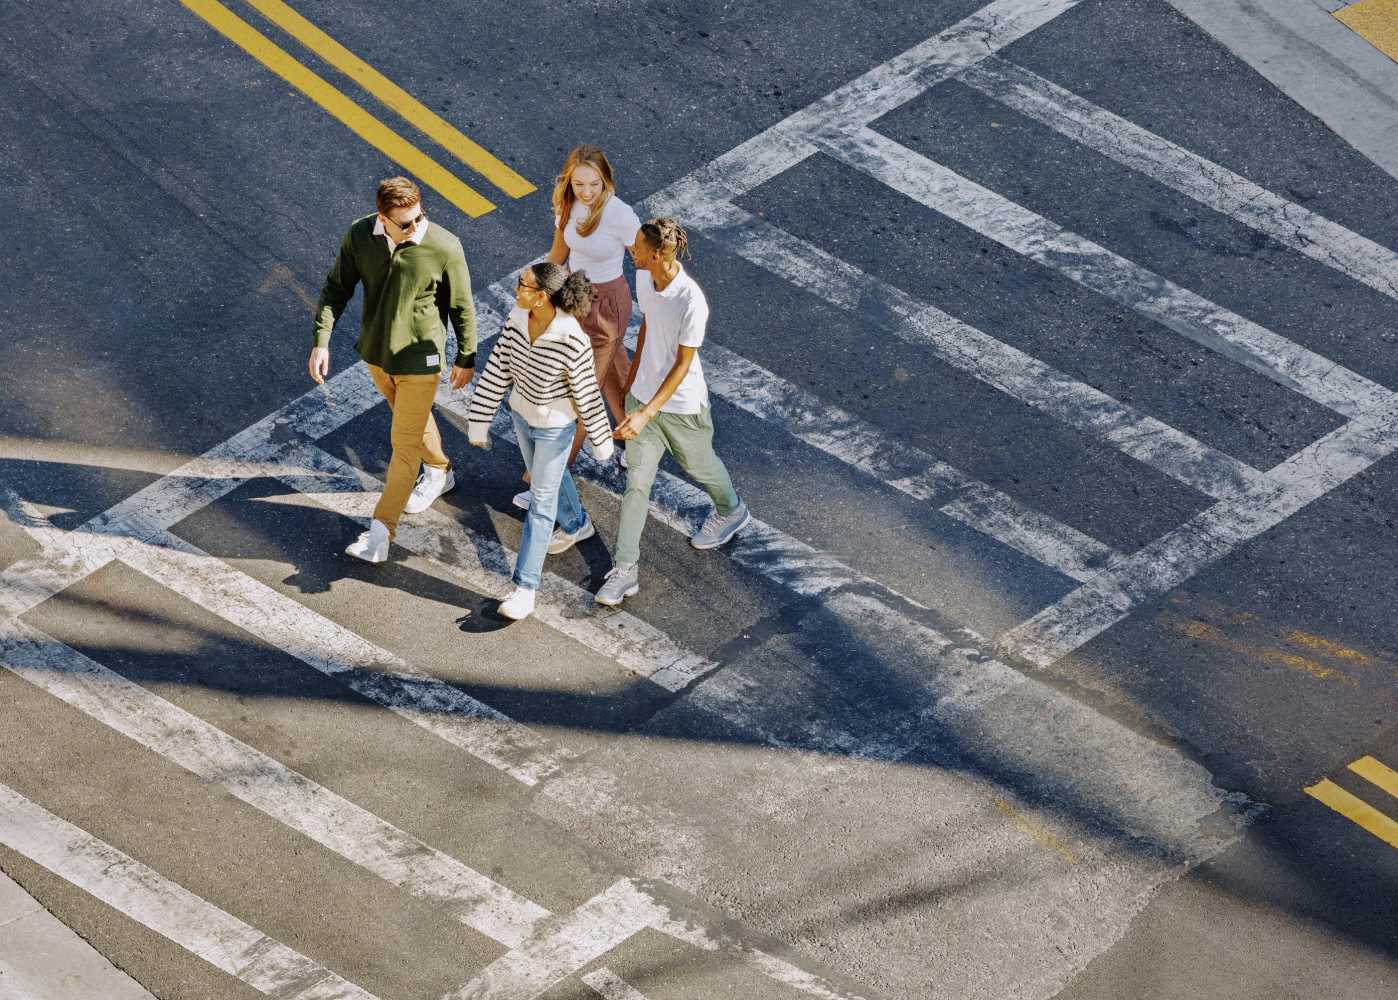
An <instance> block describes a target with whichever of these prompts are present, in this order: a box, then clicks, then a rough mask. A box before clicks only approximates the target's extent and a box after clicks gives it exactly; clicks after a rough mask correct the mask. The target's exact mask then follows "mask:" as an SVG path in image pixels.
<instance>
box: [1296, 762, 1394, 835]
mask: <svg viewBox="0 0 1398 1000" xmlns="http://www.w3.org/2000/svg"><path fill="white" fill-rule="evenodd" d="M1306 794H1307V795H1309V796H1310V797H1311V798H1313V799H1316V800H1318V801H1320V802H1323V803H1325V805H1327V806H1329V807H1330V808H1331V809H1333V810H1335V811H1336V812H1337V813H1339V814H1340V815H1341V816H1343V817H1345V819H1347V820H1350V821H1351V822H1353V823H1358V824H1359V825H1360V826H1362V827H1363V828H1364V829H1366V830H1368V831H1369V832H1370V833H1372V834H1373V835H1374V836H1375V837H1378V838H1379V839H1380V840H1382V841H1385V842H1386V843H1387V844H1388V845H1389V846H1390V847H1398V821H1395V820H1394V819H1392V818H1391V817H1389V816H1386V815H1385V814H1383V813H1381V812H1379V811H1378V810H1377V809H1375V808H1374V807H1373V806H1371V805H1369V803H1367V802H1365V801H1364V800H1363V799H1359V798H1355V797H1354V796H1353V795H1351V794H1350V793H1349V792H1347V791H1345V790H1344V789H1343V788H1341V787H1340V786H1339V785H1337V784H1335V783H1334V782H1333V781H1330V780H1329V779H1322V780H1321V781H1320V783H1319V784H1315V785H1312V786H1311V787H1310V788H1307V789H1306Z"/></svg>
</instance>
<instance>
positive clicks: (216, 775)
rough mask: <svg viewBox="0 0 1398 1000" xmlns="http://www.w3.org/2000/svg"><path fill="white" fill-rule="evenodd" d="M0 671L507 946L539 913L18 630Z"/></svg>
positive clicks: (117, 678) (2, 649)
mask: <svg viewBox="0 0 1398 1000" xmlns="http://www.w3.org/2000/svg"><path fill="white" fill-rule="evenodd" d="M0 656H2V657H3V659H0V666H3V667H4V669H6V670H9V671H10V672H11V673H13V674H16V675H18V676H19V677H22V678H24V679H25V680H26V681H28V682H29V683H31V684H33V685H35V686H36V687H39V688H42V689H43V690H45V691H47V692H48V693H49V694H51V695H53V696H54V697H56V698H59V699H61V700H63V701H64V702H66V703H68V704H69V705H71V706H73V707H74V708H76V709H78V710H79V711H81V712H83V713H85V714H86V715H89V716H91V717H92V718H94V719H96V720H97V721H99V722H101V723H102V724H104V725H106V726H110V727H111V728H112V729H114V730H116V731H117V732H119V733H121V734H122V735H124V736H126V737H128V738H129V739H131V740H133V741H135V742H136V743H138V744H140V745H141V746H143V747H145V748H146V749H148V750H150V751H152V752H153V753H156V754H159V755H160V756H162V757H164V758H165V759H166V760H169V761H171V762H172V763H174V764H176V765H178V766H180V767H182V768H184V769H185V770H187V771H189V772H191V773H192V774H195V775H197V776H198V777H200V778H201V779H203V780H204V781H207V782H210V783H212V784H215V785H218V786H220V787H222V788H224V789H226V790H227V791H228V792H229V793H230V794H231V795H233V796H234V797H236V798H238V799H239V800H241V801H243V802H246V803H247V804H248V805H250V806H252V807H253V808H254V809H258V810H260V811H261V812H263V813H265V814H266V815H268V816H270V817H272V818H273V819H275V820H277V821H278V822H281V823H284V824H286V825H287V826H288V827H290V828H291V829H293V830H296V831H297V832H299V833H301V834H303V835H305V836H306V837H308V838H309V839H311V840H313V841H315V842H316V843H318V844H320V845H321V846H323V847H325V848H326V849H328V850H330V851H333V852H335V853H336V854H338V855H340V856H341V857H343V858H345V859H346V860H348V861H351V862H353V863H354V864H356V865H359V866H360V867H362V868H364V869H366V870H368V871H371V872H373V873H374V874H375V875H378V876H379V877H380V878H382V879H384V880H385V881H387V882H389V883H391V884H393V885H396V886H398V887H400V888H403V889H406V890H407V891H408V892H409V893H411V894H412V895H414V896H417V897H420V898H422V899H426V900H430V901H432V902H435V903H438V904H442V905H443V906H444V907H445V908H446V909H447V910H448V911H449V912H450V913H451V914H452V916H453V917H454V918H455V919H457V920H460V921H461V922H462V923H464V924H465V925H466V926H468V927H471V928H474V929H475V930H477V931H479V932H480V933H482V934H484V935H485V936H486V937H489V938H490V939H492V940H494V941H499V942H500V943H502V944H505V945H507V946H514V945H517V944H519V943H520V942H521V941H524V940H526V939H527V938H528V936H529V934H530V933H531V932H532V930H533V928H534V926H535V925H536V924H537V923H538V922H539V921H540V920H542V919H543V918H544V917H547V916H548V910H546V909H544V908H543V907H541V906H538V905H536V904H535V903H532V902H530V901H529V900H527V899H525V898H524V897H523V896H520V895H518V894H517V893H514V892H512V891H510V890H509V889H507V888H505V887H504V886H502V885H500V884H499V883H497V882H494V881H492V880H491V879H489V878H487V877H486V876H484V875H482V874H481V873H480V872H477V871H475V870H474V869H472V868H470V867H469V866H467V865H465V864H464V863H462V862H460V861H458V860H456V859H455V858H452V857H448V856H447V855H445V854H443V853H441V852H440V851H437V850H434V849H433V848H431V847H429V846H428V845H426V844H424V843H422V842H421V841H420V840H418V839H417V838H415V837H413V836H411V835H410V834H407V833H405V832H403V831H402V830H400V829H398V828H397V827H395V826H393V825H392V824H390V823H388V822H386V821H384V820H382V819H379V818H378V817H377V816H374V815H373V814H372V813H369V812H368V811H366V810H364V809H361V808H360V807H359V806H356V805H354V804H353V803H352V802H349V801H347V800H345V799H343V798H341V797H340V796H338V795H336V794H335V793H334V792H332V791H330V790H329V789H327V788H324V787H322V786H321V785H318V784H317V783H316V782H314V781H311V780H310V779H309V778H307V777H305V776H304V775H302V774H299V773H297V772H296V771H293V770H291V769H290V768H288V767H286V766H285V765H283V764H281V763H278V762H277V761H276V760H274V759H272V758H271V757H268V756H267V755H266V754H264V753H262V752H260V751H258V750H256V749H254V748H253V747H251V746H248V745H247V744H246V743H243V742H242V741H241V740H238V739H235V738H234V737H232V736H229V735H228V734H227V733H225V732H223V731H222V730H220V729H218V728H216V727H214V726H212V725H210V724H209V723H207V722H205V721H204V720H202V719H200V718H198V717H197V716H194V715H191V714H190V713H189V712H186V711H185V710H183V709H181V708H179V707H178V706H176V705H173V704H171V703H170V702H168V701H166V700H165V699H163V698H161V697H159V696H158V695H156V694H154V693H152V692H151V691H148V690H147V689H146V688H144V687H142V686H140V685H139V684H135V683H133V682H131V681H129V680H127V679H126V678H125V677H122V676H121V675H120V674H118V673H115V672H114V671H112V670H109V669H107V668H106V667H104V666H102V665H101V664H99V663H96V662H95V661H93V660H91V659H89V658H88V657H86V656H84V655H83V654H82V653H80V652H78V651H77V650H75V649H73V648H72V647H70V646H67V645H65V644H63V643H61V642H58V641H57V640H55V639H52V638H50V637H49V636H47V635H45V634H44V633H42V632H39V631H38V630H36V629H33V628H30V627H29V626H26V625H24V624H22V623H20V622H11V623H10V624H9V625H8V626H5V627H3V628H0Z"/></svg>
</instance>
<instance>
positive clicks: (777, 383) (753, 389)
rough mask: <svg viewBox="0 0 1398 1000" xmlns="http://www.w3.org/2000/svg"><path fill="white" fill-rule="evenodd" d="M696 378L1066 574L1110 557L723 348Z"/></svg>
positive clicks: (1077, 575)
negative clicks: (938, 501) (939, 501)
mask: <svg viewBox="0 0 1398 1000" xmlns="http://www.w3.org/2000/svg"><path fill="white" fill-rule="evenodd" d="M704 378H705V380H706V381H707V382H708V385H709V392H710V393H711V394H713V395H715V396H717V397H719V398H721V399H724V400H727V401H728V402H729V403H731V404H732V405H734V406H736V407H738V408H739V409H741V410H744V411H746V412H748V413H751V414H752V415H753V416H755V417H758V418H760V419H762V420H765V421H767V422H768V423H771V424H773V425H775V426H777V427H779V428H781V429H782V430H784V431H786V432H787V433H788V434H790V435H791V436H792V437H794V438H796V439H797V440H799V441H803V442H805V443H806V444H808V445H810V446H811V447H813V448H817V449H819V450H820V451H823V452H824V453H825V454H827V455H830V456H831V457H832V458H836V459H838V460H839V461H841V462H843V463H845V464H846V465H849V466H850V467H852V468H855V469H858V470H859V471H860V472H863V473H865V474H866V475H869V476H872V477H873V478H874V479H876V480H877V481H878V482H880V483H883V484H884V485H885V486H888V487H891V488H892V489H895V490H898V491H899V492H900V493H905V494H907V495H908V496H910V497H912V498H913V499H915V500H922V501H930V500H934V499H943V500H949V501H950V502H948V503H947V504H946V505H945V506H943V507H942V508H941V509H942V511H943V513H945V514H947V515H949V516H951V517H953V518H955V519H956V520H958V521H960V522H961V523H963V524H966V525H967V526H969V527H971V528H974V529H975V530H977V531H979V532H981V533H982V534H985V535H987V536H989V537H991V538H993V539H995V540H996V541H998V542H1000V543H1001V544H1003V545H1007V546H1009V547H1010V548H1012V549H1015V550H1016V551H1018V552H1021V553H1023V554H1024V555H1027V556H1029V557H1030V558H1032V559H1035V560H1037V561H1038V562H1041V563H1043V564H1044V565H1046V566H1049V567H1050V568H1052V569H1055V570H1057V571H1058V572H1060V573H1063V574H1065V575H1066V576H1069V577H1072V578H1074V579H1079V580H1081V579H1084V578H1085V576H1084V574H1087V575H1091V573H1094V572H1096V569H1095V568H1094V567H1096V568H1100V567H1101V566H1103V565H1105V563H1106V561H1107V560H1108V559H1109V558H1110V557H1111V556H1112V555H1113V554H1114V553H1113V550H1112V549H1111V548H1110V547H1109V546H1106V545H1103V544H1102V543H1101V542H1098V541H1097V540H1095V539H1093V538H1090V537H1088V536H1087V535H1085V534H1083V533H1082V532H1080V531H1077V530H1076V529H1074V528H1071V527H1069V526H1068V525H1066V524H1060V523H1059V522H1057V521H1055V520H1054V519H1053V518H1051V517H1049V516H1048V515H1046V514H1042V513H1039V512H1038V511H1035V510H1032V509H1030V508H1028V507H1026V506H1024V505H1023V504H1021V503H1019V501H1017V500H1014V499H1013V498H1011V497H1009V496H1007V495H1005V494H1004V493H1001V492H1000V491H998V490H996V489H994V488H993V487H991V486H988V485H986V484H985V483H982V482H979V481H977V480H975V479H973V478H971V477H970V476H969V475H967V474H966V473H964V472H962V471H961V470H960V469H957V468H955V467H953V466H951V465H949V464H947V463H946V462H943V461H942V460H941V459H938V458H934V457H933V456H931V455H929V454H927V453H926V452H924V451H922V450H920V449H918V448H915V447H913V446H911V445H906V444H903V443H902V442H900V441H896V440H894V439H893V438H891V437H889V436H888V435H886V434H884V433H883V432H882V431H881V430H879V429H878V428H877V427H875V426H874V425H873V424H870V423H868V422H866V421H864V420H861V419H860V418H859V417H856V416H855V415H854V414H852V413H847V412H845V411H844V410H842V409H840V408H839V407H836V406H831V405H830V404H828V403H826V402H825V401H824V400H821V399H819V398H818V397H816V396H815V395H813V394H811V393H808V392H806V391H805V390H804V389H801V388H800V387H798V386H795V385H792V384H791V383H790V382H787V381H786V380H784V379H782V378H781V377H779V376H778V375H776V374H774V373H773V372H770V371H768V370H767V369H765V368H763V367H761V366H760V365H757V364H754V363H753V362H751V361H748V360H747V359H746V358H743V357H741V356H739V355H738V354H735V353H734V352H732V351H730V350H728V349H727V348H725V347H722V346H720V345H718V344H705V345H704ZM953 495H955V499H952V497H953Z"/></svg>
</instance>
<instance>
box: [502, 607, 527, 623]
mask: <svg viewBox="0 0 1398 1000" xmlns="http://www.w3.org/2000/svg"><path fill="white" fill-rule="evenodd" d="M533 613H534V612H532V611H526V612H525V613H524V614H522V615H519V616H518V617H516V616H515V615H512V614H510V613H509V612H508V611H506V610H505V609H504V608H501V609H500V617H501V618H508V619H509V620H510V621H512V622H522V621H524V619H526V618H528V617H529V616H530V615H532V614H533Z"/></svg>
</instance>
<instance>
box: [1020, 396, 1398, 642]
mask: <svg viewBox="0 0 1398 1000" xmlns="http://www.w3.org/2000/svg"><path fill="white" fill-rule="evenodd" d="M1395 450H1398V403H1392V404H1390V405H1389V406H1387V407H1384V408H1381V409H1377V410H1375V411H1374V412H1372V413H1369V414H1365V415H1363V416H1361V417H1359V418H1356V419H1355V420H1352V421H1350V422H1349V423H1347V424H1345V425H1344V426H1343V427H1339V428H1337V429H1336V430H1334V431H1332V432H1331V433H1329V434H1327V435H1326V436H1325V437H1323V438H1320V439H1319V440H1317V441H1315V442H1313V443H1311V444H1310V445H1307V446H1306V447H1305V448H1303V449H1301V450H1300V451H1298V452H1297V453H1296V454H1294V455H1292V456H1291V457H1290V458H1288V459H1287V460H1286V461H1284V462H1282V463H1281V464H1280V465H1279V466H1277V467H1276V468H1275V469H1273V470H1272V471H1271V472H1270V473H1268V475H1267V479H1266V481H1265V482H1264V483H1262V484H1260V485H1259V486H1257V487H1256V488H1254V489H1252V490H1249V491H1248V492H1247V493H1246V494H1243V495H1241V496H1238V497H1235V498H1232V499H1228V500H1222V501H1220V502H1218V503H1216V504H1214V505H1213V506H1212V507H1210V508H1208V509H1207V510H1205V511H1201V512H1200V513H1199V514H1198V515H1196V516H1195V517H1193V518H1191V519H1190V520H1189V521H1187V522H1185V523H1184V524H1183V525H1181V526H1180V527H1178V528H1176V529H1174V530H1173V531H1171V532H1169V533H1168V534H1166V535H1164V536H1163V537H1161V538H1159V539H1157V540H1156V541H1155V542H1152V543H1151V544H1150V545H1147V546H1146V547H1145V548H1143V549H1141V550H1140V551H1138V552H1135V553H1132V554H1131V555H1129V556H1120V557H1118V558H1117V559H1115V560H1113V562H1112V563H1111V564H1110V565H1109V566H1108V567H1107V568H1106V569H1105V570H1104V571H1103V572H1102V573H1100V574H1099V575H1097V576H1096V577H1094V578H1093V579H1092V580H1091V581H1089V582H1088V583H1086V584H1084V585H1083V586H1081V587H1079V588H1077V589H1076V590H1074V591H1072V592H1071V593H1069V594H1067V595H1066V596H1065V597H1063V598H1062V599H1061V600H1059V601H1057V602H1056V603H1054V604H1051V605H1049V606H1048V607H1047V608H1045V609H1044V610H1043V611H1040V612H1039V613H1038V614H1037V615H1035V616H1034V617H1033V618H1031V619H1029V620H1028V621H1027V622H1025V623H1024V624H1022V625H1019V626H1017V627H1016V628H1014V629H1011V630H1010V631H1008V632H1006V633H1005V634H1004V635H1002V636H1001V637H1000V639H999V641H998V648H1000V649H1001V650H1002V651H1003V652H1004V653H1005V654H1006V655H1008V656H1015V657H1018V658H1020V659H1022V660H1025V661H1027V662H1029V663H1032V664H1034V665H1036V666H1040V667H1046V666H1049V665H1050V664H1052V663H1053V662H1054V661H1056V660H1058V659H1060V658H1061V657H1063V656H1066V655H1068V654H1069V653H1071V652H1072V651H1073V650H1075V649H1077V648H1079V647H1080V646H1082V645H1083V644H1084V643H1086V642H1088V641H1089V640H1091V639H1092V638H1093V637H1094V636H1097V635H1099V634H1101V633H1102V632H1103V631H1105V630H1106V629H1108V628H1110V627H1111V626H1112V625H1114V624H1116V623H1117V622H1119V621H1121V620H1122V619H1123V618H1125V617H1126V616H1127V615H1129V614H1131V613H1132V612H1133V611H1135V610H1136V609H1137V608H1139V607H1141V606H1142V605H1143V604H1145V603H1147V602H1149V601H1152V600H1155V599H1156V598H1158V597H1160V596H1161V595H1162V594H1164V593H1166V592H1167V591H1169V590H1170V589H1171V588H1173V587H1175V586H1178V585H1179V584H1180V583H1182V582H1183V581H1185V580H1187V579H1189V578H1190V577H1191V576H1193V575H1194V574H1196V573H1198V572H1199V571H1201V570H1202V569H1204V568H1205V567H1207V566H1209V565H1210V564H1212V563H1214V562H1216V561H1217V560H1219V559H1222V558H1223V557H1225V556H1227V555H1229V554H1230V553H1232V552H1233V551H1234V550H1235V549H1237V548H1238V547H1239V546H1240V545H1243V544H1245V543H1246V542H1248V541H1251V540H1252V539H1254V538H1256V537H1257V536H1258V535H1260V534H1262V533H1263V532H1264V531H1267V530H1268V529H1270V528H1273V527H1275V526H1276V525H1278V524H1280V523H1281V522H1282V521H1284V520H1285V519H1286V518H1288V517H1290V516H1291V515H1292V514H1295V513H1296V512H1297V511H1299V510H1300V509H1301V508H1302V507H1304V506H1306V504H1308V503H1310V502H1311V501H1312V500H1315V499H1317V498H1319V497H1322V496H1324V495H1325V494H1326V493H1328V492H1330V491H1331V490H1333V489H1335V488H1336V487H1337V486H1340V485H1341V484H1342V483H1344V482H1346V481H1348V480H1349V479H1351V478H1352V477H1354V476H1356V475H1358V474H1359V473H1361V472H1363V471H1364V470H1365V469H1367V468H1369V466H1371V465H1373V464H1374V463H1375V462H1377V461H1379V460H1380V459H1382V458H1384V457H1386V456H1388V455H1389V454H1391V453H1392V452H1393V451H1395Z"/></svg>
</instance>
